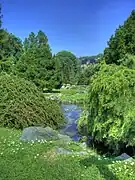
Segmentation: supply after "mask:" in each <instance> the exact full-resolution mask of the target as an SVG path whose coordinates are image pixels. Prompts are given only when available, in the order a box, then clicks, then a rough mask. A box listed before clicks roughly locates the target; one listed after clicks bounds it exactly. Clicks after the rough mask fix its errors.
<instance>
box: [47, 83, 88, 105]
mask: <svg viewBox="0 0 135 180" xmlns="http://www.w3.org/2000/svg"><path fill="white" fill-rule="evenodd" d="M84 91H86V92H84ZM44 94H45V95H46V96H48V97H57V98H58V99H59V101H60V102H63V103H76V104H83V103H84V101H85V99H86V95H87V87H83V86H76V87H75V88H72V89H60V90H58V91H57V90H55V93H44Z"/></svg>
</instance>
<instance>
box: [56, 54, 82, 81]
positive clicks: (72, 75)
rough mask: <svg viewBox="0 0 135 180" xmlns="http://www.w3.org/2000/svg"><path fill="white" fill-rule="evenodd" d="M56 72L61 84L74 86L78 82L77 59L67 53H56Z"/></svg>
mask: <svg viewBox="0 0 135 180" xmlns="http://www.w3.org/2000/svg"><path fill="white" fill-rule="evenodd" d="M55 61H56V66H57V71H58V72H59V73H60V76H61V81H62V83H63V84H75V83H77V80H78V76H79V75H78V73H79V69H80V64H79V61H78V59H77V57H76V56H75V55H74V54H73V53H71V52H69V51H61V52H58V53H57V54H56V56H55Z"/></svg>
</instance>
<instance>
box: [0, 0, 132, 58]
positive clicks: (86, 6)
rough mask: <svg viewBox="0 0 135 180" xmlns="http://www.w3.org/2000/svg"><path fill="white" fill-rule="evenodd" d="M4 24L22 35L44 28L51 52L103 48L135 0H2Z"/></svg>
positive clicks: (77, 52)
mask: <svg viewBox="0 0 135 180" xmlns="http://www.w3.org/2000/svg"><path fill="white" fill-rule="evenodd" d="M1 2H2V6H3V7H2V13H3V15H4V18H3V27H4V28H7V29H8V31H9V32H12V33H14V34H15V35H16V36H18V37H20V38H22V39H24V38H25V37H27V36H28V34H29V33H30V32H32V31H33V32H37V31H38V30H39V29H41V30H43V31H44V32H45V33H46V35H47V36H48V39H49V44H50V46H51V48H52V52H53V53H57V52H58V51H61V50H69V51H72V52H73V53H74V54H75V55H77V56H84V55H95V54H98V53H100V52H103V50H104V48H105V47H106V45H107V41H108V40H109V38H110V36H111V35H112V34H113V33H114V31H115V29H116V28H117V27H118V26H119V25H120V24H123V22H124V20H126V18H127V17H128V16H129V15H130V13H131V11H132V10H133V9H135V2H134V0H1Z"/></svg>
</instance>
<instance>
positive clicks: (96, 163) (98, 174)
mask: <svg viewBox="0 0 135 180" xmlns="http://www.w3.org/2000/svg"><path fill="white" fill-rule="evenodd" d="M19 136H20V132H19V131H16V130H9V129H5V128H1V129H0V180H98V179H99V180H102V179H106V180H109V179H110V180H113V179H114V180H116V179H118V180H119V179H120V180H121V179H124V180H126V179H127V180H132V179H135V177H134V175H135V164H134V162H132V163H131V162H125V163H124V162H120V161H113V160H110V159H106V158H103V157H100V156H98V155H97V154H96V152H94V151H92V150H88V149H86V151H87V152H88V155H58V154H56V152H55V151H54V150H55V147H56V146H59V147H64V148H66V149H70V150H71V149H72V150H73V151H82V149H81V147H80V146H79V143H71V144H68V145H66V144H60V143H58V142H56V141H55V142H51V141H50V142H37V143H32V142H31V143H24V142H21V141H19Z"/></svg>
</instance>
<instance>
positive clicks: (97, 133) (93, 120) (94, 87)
mask: <svg viewBox="0 0 135 180" xmlns="http://www.w3.org/2000/svg"><path fill="white" fill-rule="evenodd" d="M134 97H135V70H132V69H128V68H127V67H123V66H116V65H102V66H101V68H100V71H99V72H98V73H97V75H95V77H93V79H92V82H91V85H90V87H89V93H88V111H89V115H88V129H89V133H90V135H91V136H92V138H93V140H94V141H95V142H104V144H105V145H107V146H108V147H109V148H110V149H113V151H114V152H115V153H118V152H119V150H120V149H121V148H122V147H123V146H124V145H125V146H128V145H131V146H133V145H135V128H134V127H135V98H134Z"/></svg>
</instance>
